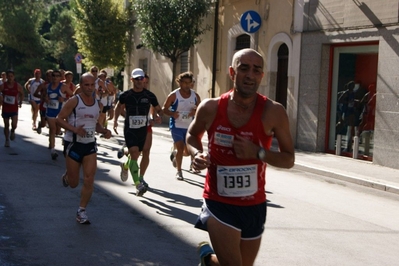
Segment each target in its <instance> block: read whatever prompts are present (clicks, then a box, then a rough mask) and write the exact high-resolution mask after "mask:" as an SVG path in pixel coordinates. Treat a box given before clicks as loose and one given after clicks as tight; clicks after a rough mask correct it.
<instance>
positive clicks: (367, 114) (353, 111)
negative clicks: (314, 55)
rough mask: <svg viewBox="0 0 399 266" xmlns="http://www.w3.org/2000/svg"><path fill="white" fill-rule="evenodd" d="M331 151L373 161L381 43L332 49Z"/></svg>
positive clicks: (329, 139)
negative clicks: (379, 46) (379, 47)
mask: <svg viewBox="0 0 399 266" xmlns="http://www.w3.org/2000/svg"><path fill="white" fill-rule="evenodd" d="M332 53H333V62H332V80H331V94H330V98H331V101H330V105H331V107H330V121H329V130H328V132H327V133H328V135H329V136H328V150H329V151H330V152H335V153H336V154H337V155H342V156H348V157H356V158H358V159H366V160H372V157H373V135H374V122H375V105H376V100H375V99H376V90H377V87H376V81H377V71H378V70H377V66H378V44H369V45H359V46H337V47H332Z"/></svg>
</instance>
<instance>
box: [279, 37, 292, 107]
mask: <svg viewBox="0 0 399 266" xmlns="http://www.w3.org/2000/svg"><path fill="white" fill-rule="evenodd" d="M288 53H289V51H288V46H287V45H286V44H282V45H280V47H279V49H278V52H277V58H278V59H277V80H276V101H277V102H278V103H281V104H282V105H283V106H284V108H286V109H287V87H288V55H289V54H288Z"/></svg>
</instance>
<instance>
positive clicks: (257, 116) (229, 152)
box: [203, 91, 272, 206]
mask: <svg viewBox="0 0 399 266" xmlns="http://www.w3.org/2000/svg"><path fill="white" fill-rule="evenodd" d="M230 93H231V91H229V92H227V93H225V94H222V95H221V96H220V100H219V105H218V110H217V115H216V117H215V119H214V121H213V123H212V125H211V126H210V128H209V129H208V131H207V132H208V152H209V154H210V160H211V165H210V167H209V168H208V172H207V175H206V182H205V188H204V193H203V197H204V198H205V199H211V200H215V201H219V202H223V203H227V204H232V205H239V206H249V205H255V204H259V203H263V202H265V201H266V194H265V183H266V181H265V173H266V163H263V162H262V161H260V160H258V159H251V160H243V159H238V158H237V157H236V155H235V152H234V148H233V147H225V146H220V145H218V144H216V143H215V136H216V134H219V135H220V134H223V135H224V136H227V137H228V136H236V135H240V136H243V137H245V138H247V139H251V140H252V142H254V143H256V144H258V145H261V146H263V147H264V148H265V149H267V150H268V149H269V148H270V145H271V142H272V136H268V135H266V133H265V132H264V129H263V126H262V125H263V124H262V123H261V119H262V113H263V109H264V106H265V103H266V100H267V97H266V96H263V95H260V94H258V96H257V99H256V105H255V108H254V110H253V113H252V116H251V118H250V119H249V121H248V122H247V124H245V125H244V126H242V127H240V128H234V127H233V126H232V125H231V124H230V122H229V119H228V117H227V105H228V101H229V97H230ZM219 140H220V138H219ZM254 164H257V165H258V172H257V176H258V190H257V192H256V193H255V194H253V195H251V196H246V197H223V196H220V195H219V194H218V190H217V177H216V170H217V165H219V166H242V165H254Z"/></svg>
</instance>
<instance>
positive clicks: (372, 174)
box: [153, 124, 399, 194]
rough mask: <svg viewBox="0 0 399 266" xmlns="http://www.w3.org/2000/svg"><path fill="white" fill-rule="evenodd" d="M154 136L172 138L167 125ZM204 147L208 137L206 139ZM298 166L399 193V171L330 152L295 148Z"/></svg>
mask: <svg viewBox="0 0 399 266" xmlns="http://www.w3.org/2000/svg"><path fill="white" fill-rule="evenodd" d="M153 133H154V135H158V136H161V137H165V138H171V136H170V132H169V129H168V128H167V125H164V124H162V125H156V126H154V127H153ZM203 144H204V147H205V146H206V145H207V136H206V135H204V138H203ZM295 152H296V153H295V166H294V169H298V170H301V171H306V172H310V173H314V174H318V175H322V176H326V177H331V178H335V179H339V180H343V181H346V182H351V183H355V184H358V185H362V186H367V187H371V188H375V189H378V190H382V191H386V192H390V193H396V194H399V170H397V169H393V168H389V167H383V166H379V165H375V164H373V163H372V162H368V161H362V160H355V159H352V158H347V157H342V156H336V155H332V154H326V153H313V152H304V151H300V150H296V151H295Z"/></svg>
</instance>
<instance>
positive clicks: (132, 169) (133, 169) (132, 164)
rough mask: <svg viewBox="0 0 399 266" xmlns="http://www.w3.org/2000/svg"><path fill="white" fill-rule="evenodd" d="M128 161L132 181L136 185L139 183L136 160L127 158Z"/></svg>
mask: <svg viewBox="0 0 399 266" xmlns="http://www.w3.org/2000/svg"><path fill="white" fill-rule="evenodd" d="M128 162H129V169H130V173H131V174H132V177H133V182H134V184H135V185H136V186H137V185H138V184H140V180H139V165H138V164H137V161H136V160H132V159H129V160H128Z"/></svg>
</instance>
